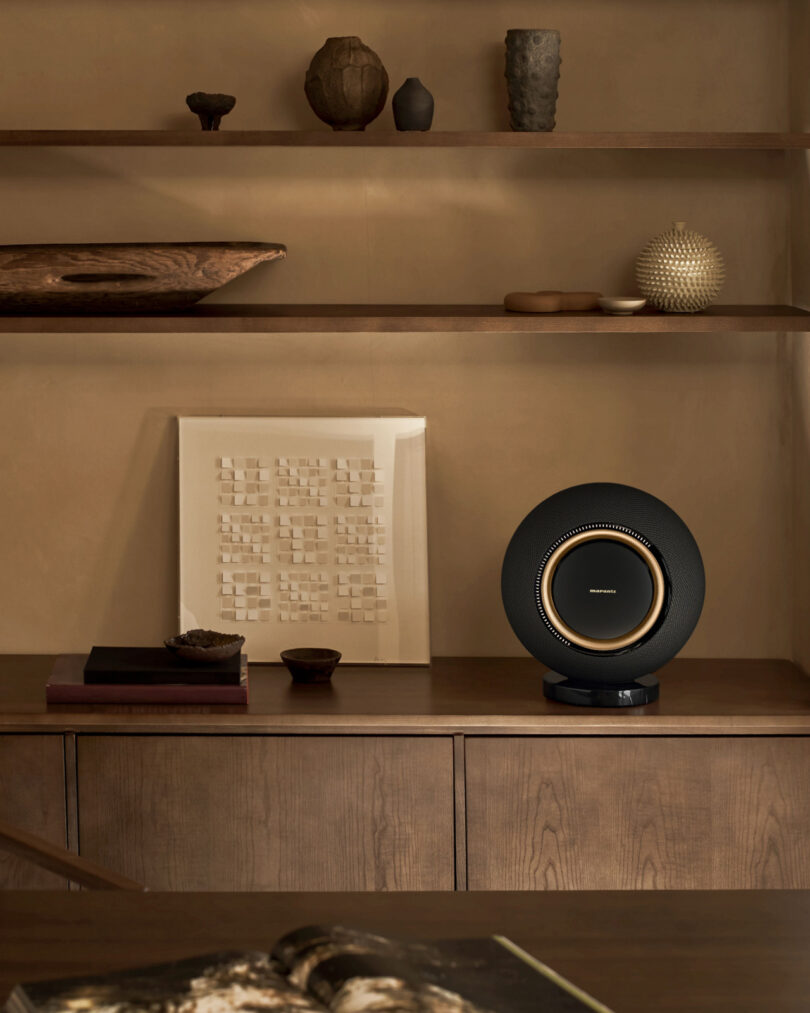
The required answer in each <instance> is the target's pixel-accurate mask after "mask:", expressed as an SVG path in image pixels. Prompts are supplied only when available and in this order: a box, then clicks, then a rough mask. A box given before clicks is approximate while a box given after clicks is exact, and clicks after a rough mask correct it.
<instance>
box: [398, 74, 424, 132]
mask: <svg viewBox="0 0 810 1013" xmlns="http://www.w3.org/2000/svg"><path fill="white" fill-rule="evenodd" d="M391 105H392V107H393V110H394V123H395V124H396V127H397V130H430V124H431V123H432V122H433V96H432V95H431V94H430V92H429V91H428V90H427V88H426V87H425V86H424V85H423V84H422V82H421V81H420V80H419V78H418V77H409V78H407V80H406V81H405V84H403V85H402V87H401V88H399V89H398V90H397V91H396V92H395V93H394V97H393V99H392V100H391Z"/></svg>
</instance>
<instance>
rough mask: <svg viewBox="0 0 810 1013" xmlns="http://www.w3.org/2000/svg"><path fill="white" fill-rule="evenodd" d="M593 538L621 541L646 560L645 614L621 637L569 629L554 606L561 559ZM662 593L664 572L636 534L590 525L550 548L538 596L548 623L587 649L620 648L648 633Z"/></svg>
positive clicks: (663, 596) (662, 602) (574, 642)
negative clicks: (649, 591)
mask: <svg viewBox="0 0 810 1013" xmlns="http://www.w3.org/2000/svg"><path fill="white" fill-rule="evenodd" d="M596 539H600V540H601V541H605V540H607V541H613V542H621V544H622V545H626V546H627V547H628V548H630V549H632V550H633V551H634V552H637V553H638V555H639V556H641V558H642V559H643V560H644V562H645V563H646V564H647V567H648V569H649V571H650V576H651V577H652V582H653V600H652V604H651V605H650V608H649V611H648V612H647V615H646V616H644V618H643V619H642V620H641V622H640V623H639V624H638V626H636V627H635V629H632V630H630V632H629V633H625V634H624V635H623V636H621V637H612V638H611V639H609V640H595V639H594V638H593V637H584V636H582V634H581V633H577V631H576V630H572V629H571V627H570V626H568V625H567V624H566V623H565V622H564V621H563V619H562V617H561V616H560V614H559V612H558V611H557V609H556V608H555V607H554V599H553V597H552V594H551V582H552V580H553V579H554V574H555V572H556V570H557V567H558V566H559V565H560V563H561V562H562V560H563V559H564V558H565V557H566V556H567V555H568V553H569V552H571V550H572V549H575V548H577V546H579V545H583V544H584V543H585V542H592V541H595V540H596ZM665 596H666V583H665V581H664V574H663V571H662V570H661V564H660V563H659V562H658V560H657V559H656V558H655V556H654V555H653V554H652V552H650V550H649V549H648V548H647V546H646V545H644V544H643V543H642V542H640V541H639V540H638V539H637V538H634V537H633V536H632V535H628V534H625V532H623V531H614V530H613V529H612V528H594V529H593V530H591V531H582V532H580V533H579V534H578V535H572V536H571V537H570V538H567V539H566V540H565V541H564V542H563V543H562V545H558V546H557V548H556V549H555V550H554V552H552V554H551V556H550V557H549V560H548V562H547V563H546V566H545V569H544V570H543V577H542V580H541V582H540V600H541V602H542V605H543V610H544V612H545V613H546V616H547V617H548V620H549V622H550V623H551V625H552V626H553V627H554V629H555V630H556V631H557V632H558V633H559V634H561V635H562V636H563V637H565V639H566V640H570V642H571V643H572V644H576V646H577V647H584V648H586V649H587V650H589V651H620V650H621V649H622V648H624V647H629V646H630V645H631V644H634V643H636V641H638V640H641V638H642V637H643V636H644V635H645V634H646V633H649V631H650V630H651V629H652V628H653V626H654V625H655V623H656V621H657V620H658V617H659V616H660V614H661V609H662V608H663V607H664V598H665Z"/></svg>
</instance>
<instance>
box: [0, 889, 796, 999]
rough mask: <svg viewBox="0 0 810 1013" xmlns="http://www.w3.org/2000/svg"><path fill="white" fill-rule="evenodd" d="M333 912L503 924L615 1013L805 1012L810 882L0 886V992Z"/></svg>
mask: <svg viewBox="0 0 810 1013" xmlns="http://www.w3.org/2000/svg"><path fill="white" fill-rule="evenodd" d="M313 922H341V923H343V924H346V925H352V926H354V927H357V928H361V929H370V930H376V931H379V932H383V933H387V934H390V935H394V936H401V937H403V938H408V937H413V938H436V939H438V938H453V937H456V938H461V937H470V936H486V935H491V934H492V933H496V932H497V933H502V934H503V935H506V936H509V937H510V938H511V939H513V940H514V941H515V942H516V943H518V944H519V945H520V946H522V947H524V948H525V949H526V950H528V951H529V952H530V953H533V954H534V955H535V956H536V957H538V958H540V959H541V960H543V961H545V962H546V963H548V964H550V965H551V966H552V967H554V968H555V969H556V970H558V971H559V972H560V973H562V974H564V975H565V976H566V977H568V978H570V979H571V980H572V981H574V982H575V983H576V984H578V985H580V986H581V987H582V988H584V989H586V990H587V991H589V992H591V994H593V995H594V996H595V997H596V998H598V999H601V1001H602V1002H604V1003H607V1005H609V1006H611V1007H612V1008H613V1009H614V1010H615V1011H616V1013H650V1011H652V1010H655V1011H657V1013H663V1011H671V1013H675V1011H678V1013H684V1011H686V1010H689V1011H690V1013H703V1011H708V1010H711V1011H713V1013H718V1011H726V1010H732V1009H733V1010H734V1011H735V1013H787V1011H791V1013H799V1011H804V1013H806V1011H807V1010H810V956H809V954H810V891H794V890H780V891H776V890H773V891H771V890H768V891H753V890H750V891H727V892H726V891H716V892H715V891H712V892H708V891H707V892H691V891H660V892H654V891H650V892H643V893H642V892H630V891H622V892H601V891H600V892H595V891H583V892H568V891H566V892H555V893H550V892H546V893H489V892H487V893H483V892H482V893H463V892H459V893H449V892H448V893H146V894H130V893H118V892H108V891H98V892H81V893H80V892H69V891H44V890H43V891H33V890H32V891H8V892H5V893H0V1001H5V998H6V996H7V994H8V991H9V990H10V988H11V987H12V986H13V985H14V984H15V983H16V982H18V981H21V980H32V979H35V978H47V977H61V976H67V975H71V974H82V973H95V972H100V971H105V970H113V969H115V968H120V967H126V966H134V965H137V964H148V963H155V962H159V961H163V960H170V959H174V958H177V957H183V956H190V955H192V954H195V953H206V952H208V951H213V950H219V949H243V948H244V949H248V948H250V949H269V948H270V946H271V945H272V944H273V942H274V940H275V939H276V938H277V937H278V936H280V935H282V934H283V933H284V932H286V931H288V930H289V929H292V928H295V927H297V926H301V925H306V924H310V923H313Z"/></svg>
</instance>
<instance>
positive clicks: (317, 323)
mask: <svg viewBox="0 0 810 1013" xmlns="http://www.w3.org/2000/svg"><path fill="white" fill-rule="evenodd" d="M443 331H455V332H485V333H491V334H497V333H523V334H535V333H542V332H545V333H550V334H559V333H563V332H565V333H576V334H594V333H598V334H671V333H676V334H683V333H708V332H716V331H732V332H733V331H782V332H785V331H810V313H808V312H807V311H806V310H802V309H798V308H797V307H795V306H712V307H710V308H709V309H707V310H704V311H703V312H702V313H659V312H656V311H653V310H645V311H643V312H641V313H637V314H635V315H633V316H626V317H625V316H610V315H608V314H606V313H602V312H601V311H600V310H597V311H595V312H589V313H511V312H509V311H508V310H505V309H504V308H503V306H501V305H493V306H479V305H435V304H429V305H416V304H405V305H393V304H386V305H373V304H348V303H335V304H313V305H309V304H300V303H297V304H290V305H279V304H275V305H270V304H257V305H243V304H238V303H218V304H208V305H205V304H203V305H200V306H197V307H195V308H194V309H192V310H188V311H186V312H183V313H142V314H137V315H131V316H130V315H123V314H121V315H114V316H104V315H93V316H79V315H60V316H56V315H53V316H17V315H7V316H0V333H28V334H38V333H93V334H107V333H119V334H136V333H161V334H201V333H213V334H222V333H253V334H289V333H295V334H312V333H343V334H352V333H375V332H376V333H391V332H439V333H440V332H443Z"/></svg>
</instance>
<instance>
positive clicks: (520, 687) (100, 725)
mask: <svg viewBox="0 0 810 1013" xmlns="http://www.w3.org/2000/svg"><path fill="white" fill-rule="evenodd" d="M54 660H55V659H54V657H52V656H45V655H39V656H37V655H30V654H29V655H16V656H14V655H0V733H4V732H5V733H12V732H54V733H61V732H64V731H76V732H97V733H124V732H133V733H141V734H170V733H178V734H180V733H182V734H209V735H217V734H224V735H238V734H244V735H250V734H253V735H257V734H280V735H284V734H287V735H312V734H321V735H330V734H331V735H352V734H368V735H374V734H377V735H420V734H425V735H449V734H454V733H464V734H467V735H810V679H808V678H807V676H806V675H804V673H803V672H802V671H801V670H800V669H799V668H798V667H797V666H796V665H794V664H792V663H791V662H789V661H778V660H777V661H774V660H752V659H745V660H733V659H711V660H698V659H692V658H683V659H681V658H676V659H675V660H674V661H671V662H669V664H667V665H665V666H664V667H663V668H662V669H661V671H660V673H659V674H660V676H661V698H660V700H657V701H656V702H655V703H653V704H649V705H648V706H646V707H628V708H591V707H569V706H567V705H566V704H561V703H554V702H553V701H551V700H547V699H546V698H545V697H544V696H543V687H542V675H543V672H544V671H545V668H544V667H543V666H542V665H541V664H540V663H539V662H537V661H535V660H534V659H533V658H434V659H433V662H432V664H431V665H430V667H428V666H424V667H416V666H402V667H399V666H374V665H368V666H361V665H340V666H338V668H337V670H336V671H335V674H334V676H333V678H332V682H331V683H326V684H322V685H310V686H306V685H303V686H302V685H296V684H295V683H293V682H291V680H290V677H289V675H288V673H287V670H286V669H285V668H283V667H282V666H281V665H251V666H250V676H249V678H250V704H249V705H248V706H247V707H234V706H184V707H181V706H168V705H167V706H157V705H153V706H123V705H121V706H114V705H110V704H96V705H93V706H83V705H79V704H60V705H51V706H50V707H49V706H48V705H47V704H46V703H45V683H46V681H47V679H48V676H49V675H50V672H51V669H52V668H53V663H54Z"/></svg>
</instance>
